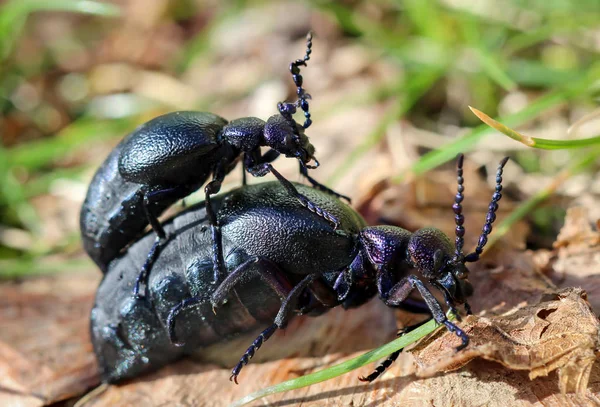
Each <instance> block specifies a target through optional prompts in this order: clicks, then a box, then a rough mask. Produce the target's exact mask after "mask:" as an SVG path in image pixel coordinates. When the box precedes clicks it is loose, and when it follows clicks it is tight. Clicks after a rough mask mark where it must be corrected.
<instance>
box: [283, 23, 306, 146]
mask: <svg viewBox="0 0 600 407" xmlns="http://www.w3.org/2000/svg"><path fill="white" fill-rule="evenodd" d="M311 53H312V32H310V31H309V32H308V34H306V52H305V54H304V57H303V58H301V59H297V60H295V61H293V62H291V63H290V72H291V74H292V79H293V80H294V84H295V85H296V94H297V95H298V100H296V101H295V102H294V103H281V102H280V103H278V104H277V109H278V110H279V113H280V114H281V115H282V116H283V117H285V118H286V119H287V120H288V122H290V125H291V126H292V130H293V132H294V134H295V135H296V136H297V138H298V140H299V138H300V136H299V134H298V130H297V129H296V122H295V121H294V119H293V118H292V115H293V114H294V113H296V110H297V108H298V107H299V108H300V109H302V111H303V112H304V118H305V120H304V124H303V125H302V127H303V128H305V129H307V128H309V127H310V125H311V124H312V120H311V118H310V112H309V106H308V100H309V99H310V95H309V94H308V93H306V91H305V90H304V88H303V87H302V83H303V79H302V75H300V67H301V66H306V62H307V61H308V60H309V59H310V54H311Z"/></svg>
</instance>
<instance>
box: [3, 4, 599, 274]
mask: <svg viewBox="0 0 600 407" xmlns="http://www.w3.org/2000/svg"><path fill="white" fill-rule="evenodd" d="M309 30H313V31H314V33H315V39H314V47H313V49H314V52H313V55H312V58H311V61H310V62H309V66H308V67H307V68H306V69H304V70H303V76H304V79H305V87H306V89H307V90H308V92H309V93H311V94H312V96H313V101H312V103H311V109H312V111H313V119H314V121H315V124H314V125H313V127H311V129H310V131H309V133H308V134H309V136H310V137H311V140H312V141H313V143H314V144H315V145H316V146H317V148H318V151H320V152H321V153H320V154H318V155H317V156H318V158H319V159H320V161H321V163H322V169H319V172H318V173H315V177H316V178H318V179H320V180H322V181H324V182H326V183H327V184H328V185H330V186H332V187H335V188H338V189H340V190H341V192H345V193H348V194H351V195H353V196H355V197H356V196H358V193H359V191H358V189H357V188H358V187H355V186H354V185H355V184H356V182H358V181H356V180H357V179H358V178H357V175H356V174H357V172H363V173H364V172H365V169H369V168H372V167H373V166H375V167H377V163H376V162H375V160H377V159H378V158H377V157H380V155H381V154H382V153H385V154H387V155H391V156H392V158H393V159H392V162H393V164H394V165H392V166H391V167H390V166H387V161H385V163H384V164H381V165H382V166H386V168H388V169H389V168H391V170H390V173H389V174H387V175H386V176H388V177H392V178H393V179H394V180H396V181H398V182H402V181H403V180H405V179H407V177H408V176H414V175H420V174H422V173H424V172H426V171H428V170H430V169H432V168H434V167H436V166H439V165H442V164H444V163H445V162H448V161H450V160H453V159H454V157H455V156H456V154H457V153H458V152H461V151H462V152H466V153H468V152H469V151H473V153H472V155H469V159H472V160H473V161H474V162H475V163H476V164H477V165H480V166H481V167H482V168H485V165H486V164H489V165H490V169H493V168H494V167H495V165H496V163H497V162H498V159H499V157H501V156H503V155H506V154H509V155H510V156H511V157H512V158H514V159H515V162H516V163H517V165H514V166H513V167H512V168H513V169H512V170H511V171H512V173H511V176H510V178H511V179H512V182H513V184H515V185H514V190H515V192H514V193H513V196H514V197H517V198H518V199H519V200H522V201H523V202H524V203H525V204H524V206H523V207H522V208H521V212H519V213H518V215H517V216H523V215H528V216H529V219H530V221H531V222H532V224H533V226H534V227H533V230H534V231H538V232H539V233H541V234H542V235H544V236H549V239H550V240H549V241H550V242H551V241H552V239H551V236H553V235H554V234H555V233H556V230H557V228H558V226H560V223H561V221H562V216H563V213H564V212H563V210H564V208H565V207H567V206H569V205H572V204H574V203H578V204H584V205H587V206H588V207H589V208H590V209H591V210H592V216H595V217H596V219H597V218H600V213H598V210H600V209H599V208H598V207H600V205H598V196H599V195H600V181H599V180H598V177H597V176H596V172H597V170H598V166H599V163H598V159H597V157H598V154H599V153H600V150H599V149H598V146H596V147H591V148H587V149H584V150H559V151H539V150H532V149H527V148H526V147H525V146H523V145H521V144H519V143H517V142H514V141H512V140H509V139H508V138H505V137H503V136H500V135H499V133H497V132H495V131H493V130H492V129H490V128H488V127H487V126H485V125H483V124H481V122H480V121H479V120H478V119H477V118H476V117H475V116H474V115H473V114H472V113H471V112H470V111H469V109H468V106H469V105H471V106H474V107H476V108H478V109H480V110H482V111H484V112H486V113H487V114H489V115H490V116H492V117H497V118H499V120H500V121H502V122H503V123H504V124H506V125H508V126H511V127H512V126H514V127H517V128H518V129H519V130H520V131H521V132H523V133H525V134H527V135H530V136H536V137H543V138H554V139H565V140H569V139H577V138H586V137H593V136H598V135H599V134H600V122H599V120H598V119H597V117H598V116H600V114H598V113H597V112H598V111H597V106H598V96H599V95H600V58H599V57H600V2H599V1H598V0H577V1H572V0H544V1H542V0H532V1H525V0H504V1H501V0H486V1H476V0H444V1H442V0H440V1H423V0H406V1H401V0H387V1H385V0H382V1H341V2H327V1H306V2H301V1H295V2H280V1H277V2H275V1H231V2H225V1H201V0H152V1H149V0H119V1H111V2H109V1H106V2H96V1H88V0H85V1H77V0H68V1H67V0H51V1H34V0H9V1H5V2H3V3H2V4H1V5H0V58H1V61H0V109H1V117H0V140H1V144H0V277H3V278H14V277H17V276H22V275H26V274H34V273H44V272H52V271H63V270H72V269H76V268H80V267H88V268H89V267H92V265H91V262H90V261H89V260H87V259H86V258H85V256H83V255H82V251H81V249H80V242H79V233H78V216H79V214H78V211H79V206H80V205H81V202H82V200H83V197H84V196H85V191H86V188H87V183H88V182H89V180H90V178H91V176H92V175H93V172H94V171H95V169H96V168H97V167H98V166H99V164H100V163H101V162H102V160H103V159H104V158H105V157H106V155H107V154H108V152H109V151H110V149H111V148H112V147H113V146H114V145H115V144H116V143H117V142H118V141H119V140H120V139H121V138H122V137H123V136H124V135H125V134H126V133H128V132H129V131H130V130H132V129H133V128H135V127H136V126H137V125H139V124H140V123H143V122H145V121H147V120H149V119H150V118H152V117H155V116H157V115H159V114H162V113H165V112H168V111H173V110H190V109H193V110H207V111H212V112H214V113H217V114H220V115H222V116H223V117H226V118H228V119H234V118H237V117H243V116H258V117H261V118H263V119H266V118H267V117H268V116H270V115H271V114H274V113H275V109H276V108H275V106H276V102H277V101H280V100H284V99H291V98H293V96H294V88H293V83H292V81H291V78H290V77H289V73H288V67H287V66H288V64H289V62H290V61H291V60H293V59H296V58H299V57H301V56H302V54H303V52H304V37H305V35H306V33H307V31H309ZM574 124H575V127H574V128H573V131H571V132H570V133H568V132H567V129H568V128H569V127H570V126H572V125H574ZM377 152H378V153H377ZM374 154H375V155H374ZM377 154H380V155H377ZM280 161H285V160H279V161H278V164H277V166H278V167H279V166H282V167H284V168H288V169H289V168H292V167H293V168H295V166H292V167H290V164H289V163H284V162H281V164H279V162H280ZM288 161H290V160H288ZM292 164H293V163H292ZM561 171H562V172H561ZM374 172H375V173H377V171H374ZM505 178H506V179H508V178H509V177H508V175H507V176H506V177H505ZM231 182H233V183H235V182H238V180H236V179H235V178H233V179H232V181H231ZM368 182H370V179H369V178H366V179H365V180H363V183H368ZM559 184H560V188H558V187H559ZM550 195H553V196H554V203H555V204H554V205H547V206H543V207H537V204H538V203H539V202H540V201H541V200H543V199H546V198H548V197H549V196H550ZM594 202H595V205H594ZM536 207H537V209H534V208H536ZM594 211H595V212H594ZM539 241H540V242H541V243H540V245H541V246H544V244H547V240H544V239H539Z"/></svg>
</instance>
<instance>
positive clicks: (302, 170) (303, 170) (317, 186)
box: [299, 161, 352, 203]
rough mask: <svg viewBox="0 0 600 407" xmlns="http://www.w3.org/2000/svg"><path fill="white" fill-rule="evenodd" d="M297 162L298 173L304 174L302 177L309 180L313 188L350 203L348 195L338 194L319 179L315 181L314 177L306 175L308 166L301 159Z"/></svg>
mask: <svg viewBox="0 0 600 407" xmlns="http://www.w3.org/2000/svg"><path fill="white" fill-rule="evenodd" d="M299 163H300V174H302V175H303V176H304V178H306V179H307V180H308V182H310V184H311V185H312V186H313V188H315V189H318V190H319V191H323V192H326V193H328V194H331V195H333V196H335V197H336V198H339V199H344V200H346V201H347V202H348V203H352V200H351V199H350V198H349V197H347V196H346V195H342V194H338V193H337V192H335V191H334V190H333V189H330V188H328V187H326V186H325V185H323V184H321V183H320V182H319V181H317V180H316V179H314V178H313V177H311V176H310V175H308V168H306V164H304V163H303V162H302V161H300V162H299Z"/></svg>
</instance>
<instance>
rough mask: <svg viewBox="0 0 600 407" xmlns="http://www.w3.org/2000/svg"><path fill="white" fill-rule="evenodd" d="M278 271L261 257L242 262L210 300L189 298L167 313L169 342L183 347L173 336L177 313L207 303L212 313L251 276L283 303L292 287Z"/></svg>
mask: <svg viewBox="0 0 600 407" xmlns="http://www.w3.org/2000/svg"><path fill="white" fill-rule="evenodd" d="M256 264H257V265H258V266H259V269H260V270H262V271H261V272H260V273H256V272H255V270H256V268H255V267H252V266H254V265H256ZM261 266H262V267H261ZM265 270H267V271H265ZM278 271H279V269H278V268H277V266H276V265H275V263H273V262H271V261H270V260H268V259H265V258H263V257H256V256H255V257H251V258H250V259H248V260H246V261H244V262H243V263H242V264H240V265H239V266H237V267H236V268H235V270H233V271H232V272H231V273H229V275H228V276H227V278H225V280H224V281H223V282H222V283H221V284H220V285H219V286H218V287H217V289H216V290H215V291H214V292H213V294H212V295H211V296H210V298H207V296H206V295H200V296H196V297H189V298H186V299H184V300H183V301H181V302H180V303H179V304H177V305H176V306H175V307H173V308H172V309H171V311H169V315H168V317H167V331H168V333H169V340H170V341H171V343H172V344H173V345H175V346H183V345H184V344H185V343H184V342H181V341H178V340H177V337H176V335H175V319H176V318H177V315H179V313H181V312H183V311H185V310H188V309H190V308H193V307H195V306H198V305H200V304H203V303H205V302H207V301H210V302H211V305H212V306H213V311H214V309H215V308H216V307H217V306H218V305H219V304H221V303H222V302H223V300H225V298H226V297H227V295H228V294H229V293H230V292H231V290H233V288H234V287H235V285H236V284H237V283H239V282H240V281H243V280H245V279H247V278H248V277H250V276H251V274H256V275H258V276H259V277H260V278H261V279H262V280H263V281H264V282H265V283H266V284H267V285H268V286H269V287H271V288H272V289H273V291H275V292H276V293H277V295H279V297H280V298H281V300H282V302H283V301H285V299H286V298H287V297H288V295H289V293H290V291H291V290H292V286H291V284H290V283H289V281H287V279H286V278H285V275H284V274H283V273H279V272H278Z"/></svg>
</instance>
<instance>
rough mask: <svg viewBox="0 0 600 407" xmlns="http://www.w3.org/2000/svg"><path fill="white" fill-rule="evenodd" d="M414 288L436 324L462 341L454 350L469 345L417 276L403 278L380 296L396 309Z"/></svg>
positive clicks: (465, 336)
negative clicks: (444, 327) (443, 326)
mask: <svg viewBox="0 0 600 407" xmlns="http://www.w3.org/2000/svg"><path fill="white" fill-rule="evenodd" d="M380 278H381V276H380ZM415 288H416V289H417V290H418V291H419V294H421V297H422V298H423V300H425V303H426V304H427V306H428V307H429V310H430V311H431V314H432V315H433V319H435V321H436V322H437V323H438V324H444V325H445V326H446V328H447V329H448V330H449V331H450V332H454V333H455V334H456V336H458V337H459V338H460V339H461V340H462V344H461V345H460V346H459V347H458V348H456V350H457V351H458V350H461V349H463V348H465V347H466V346H467V345H468V344H469V337H468V336H467V334H466V333H465V332H464V331H463V330H461V329H460V328H459V327H458V326H456V325H455V324H454V323H452V322H450V321H448V318H446V314H444V311H443V310H442V306H441V305H440V303H439V302H438V301H437V300H436V299H435V297H434V296H433V294H432V293H431V291H429V289H428V288H427V287H426V286H425V284H423V282H422V281H421V280H419V278H418V277H417V276H408V277H405V278H403V279H402V280H400V281H399V282H398V283H396V284H395V285H394V286H393V287H392V288H391V289H390V290H389V291H388V292H381V290H380V295H381V297H382V298H383V302H384V303H385V304H386V305H388V306H391V307H396V306H398V305H399V304H400V303H402V302H403V301H404V300H406V299H407V298H408V296H409V294H410V293H411V292H412V290H414V289H415Z"/></svg>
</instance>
